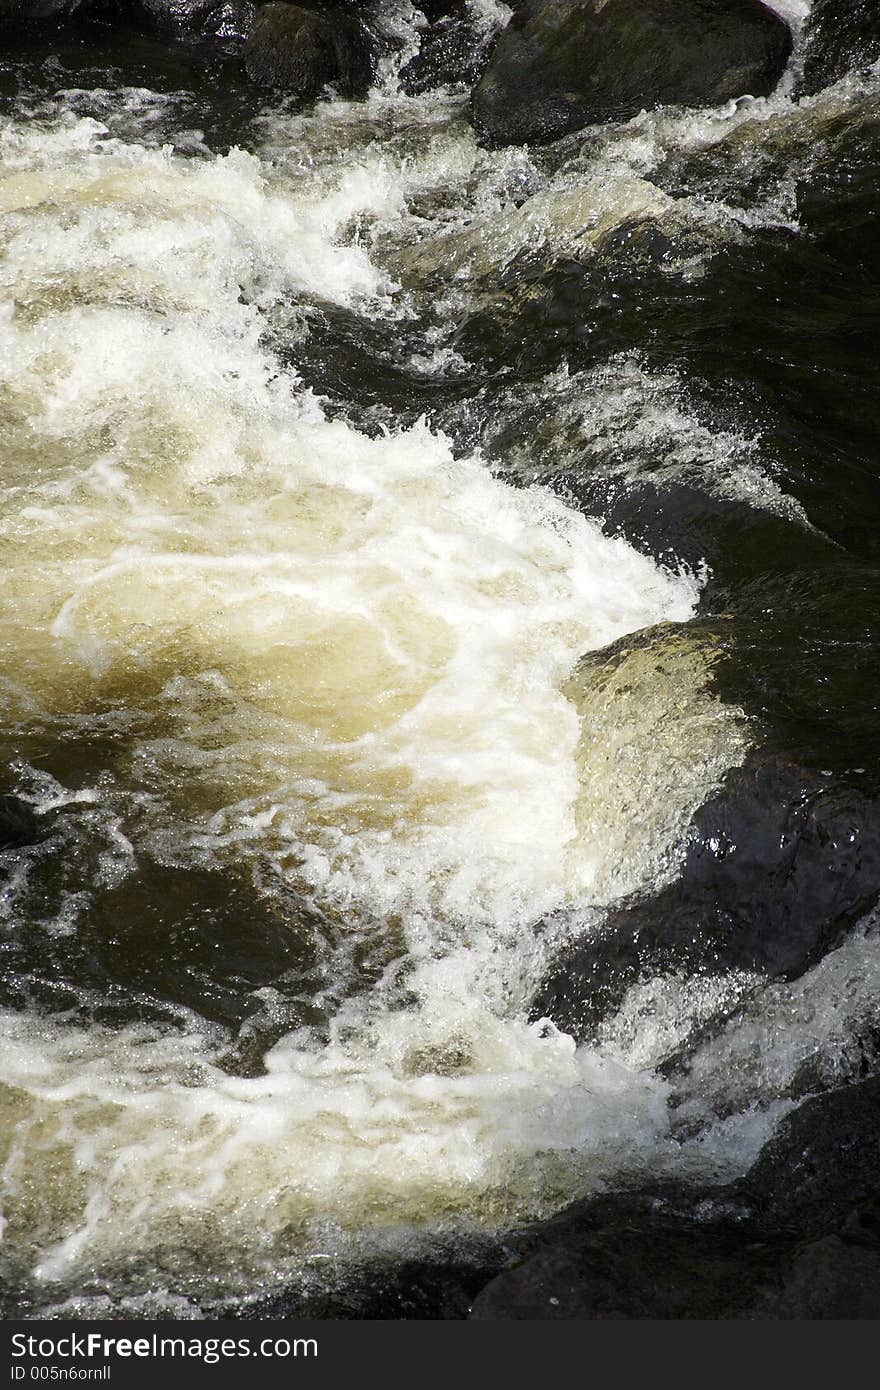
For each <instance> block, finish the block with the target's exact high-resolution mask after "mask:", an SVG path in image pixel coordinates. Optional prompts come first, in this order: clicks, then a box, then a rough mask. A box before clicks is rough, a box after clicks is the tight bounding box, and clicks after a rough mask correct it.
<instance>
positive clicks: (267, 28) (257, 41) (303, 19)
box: [244, 0, 372, 102]
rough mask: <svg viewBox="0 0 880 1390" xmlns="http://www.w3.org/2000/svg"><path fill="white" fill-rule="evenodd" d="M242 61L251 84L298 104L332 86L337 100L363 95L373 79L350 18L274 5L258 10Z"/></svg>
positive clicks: (361, 36) (361, 37) (361, 35)
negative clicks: (282, 94) (281, 92)
mask: <svg viewBox="0 0 880 1390" xmlns="http://www.w3.org/2000/svg"><path fill="white" fill-rule="evenodd" d="M244 62H245V68H246V70H247V74H248V77H250V79H251V80H252V81H253V82H256V83H258V84H259V85H260V86H264V87H277V88H281V89H283V90H284V91H286V92H288V93H289V94H290V95H291V96H293V97H294V98H295V99H296V100H299V101H303V102H308V101H314V100H315V99H316V98H317V97H318V96H319V95H320V94H321V92H322V91H323V90H324V88H325V87H328V86H330V85H331V84H332V85H333V86H334V87H336V89H337V90H338V91H339V93H340V95H342V96H347V97H361V96H364V95H365V94H366V91H367V88H368V87H369V84H370V79H371V76H372V65H371V60H370V52H369V47H368V43H367V38H366V34H365V32H364V30H363V28H362V26H361V24H360V23H359V21H358V20H357V19H356V18H355V17H354V16H353V15H351V14H347V13H346V12H345V11H344V10H343V9H341V8H330V9H327V10H325V11H322V12H321V13H317V12H315V11H313V10H307V9H304V8H302V7H301V6H299V5H288V4H284V3H276V2H275V0H273V3H271V4H268V5H264V6H263V7H262V8H261V9H259V10H258V11H257V14H256V15H255V17H254V22H253V24H252V25H251V29H250V33H249V35H248V39H247V42H246V44H245V48H244Z"/></svg>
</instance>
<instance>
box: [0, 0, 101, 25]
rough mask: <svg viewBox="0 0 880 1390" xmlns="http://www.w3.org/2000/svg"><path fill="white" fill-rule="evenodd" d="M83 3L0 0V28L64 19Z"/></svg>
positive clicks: (74, 1)
mask: <svg viewBox="0 0 880 1390" xmlns="http://www.w3.org/2000/svg"><path fill="white" fill-rule="evenodd" d="M85 3H86V0H0V27H2V26H3V25H6V24H9V25H16V26H17V25H23V24H41V23H44V22H45V21H46V20H52V19H64V18H66V17H67V16H68V15H71V14H73V13H74V11H75V10H79V9H82V8H84V6H85Z"/></svg>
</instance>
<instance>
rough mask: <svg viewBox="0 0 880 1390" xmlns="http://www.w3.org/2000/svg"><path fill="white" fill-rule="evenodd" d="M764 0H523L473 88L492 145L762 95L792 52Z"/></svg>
mask: <svg viewBox="0 0 880 1390" xmlns="http://www.w3.org/2000/svg"><path fill="white" fill-rule="evenodd" d="M791 48H792V39H791V33H790V31H789V29H788V26H787V25H786V24H785V23H784V22H783V21H782V20H781V19H780V18H779V16H778V15H776V14H775V13H774V12H773V11H771V10H769V9H768V8H767V7H766V6H765V5H763V4H762V3H760V0H525V3H523V4H520V5H518V6H517V9H516V13H515V14H514V17H513V19H512V21H511V23H510V24H509V26H508V27H507V29H505V30H504V32H503V33H502V34H501V36H500V38H499V39H498V42H497V44H496V46H495V48H494V50H493V53H492V56H491V59H490V62H489V66H488V69H487V71H486V72H485V74H484V76H483V77H482V79H481V81H480V82H479V84H478V85H477V87H476V89H475V91H474V94H473V118H474V124H475V125H476V128H477V131H478V133H479V134H480V136H481V137H482V138H483V139H484V140H485V141H486V142H487V143H488V144H490V145H515V144H525V143H532V142H534V143H546V142H547V141H551V140H555V139H558V138H559V137H560V136H562V135H566V134H568V133H570V132H571V131H575V130H579V129H580V128H581V127H583V126H586V125H591V124H596V123H598V122H601V121H610V120H626V119H629V118H630V117H631V116H635V115H637V114H638V113H639V111H641V110H643V109H646V108H647V109H650V108H653V107H656V106H663V105H669V104H675V105H684V106H715V105H719V104H721V103H722V102H726V101H730V100H731V99H732V98H734V97H739V96H743V95H745V94H747V93H748V94H750V95H752V96H765V95H767V94H768V93H769V92H771V91H772V90H773V88H774V87H775V86H776V84H777V82H778V81H779V79H780V77H781V76H782V73H783V72H784V70H785V66H786V64H787V62H788V59H789V56H790V54H791Z"/></svg>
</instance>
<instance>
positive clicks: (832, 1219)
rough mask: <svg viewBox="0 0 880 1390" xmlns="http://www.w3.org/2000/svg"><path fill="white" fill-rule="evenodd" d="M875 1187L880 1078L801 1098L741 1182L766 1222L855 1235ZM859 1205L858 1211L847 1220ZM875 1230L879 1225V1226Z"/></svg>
mask: <svg viewBox="0 0 880 1390" xmlns="http://www.w3.org/2000/svg"><path fill="white" fill-rule="evenodd" d="M878 1189H880V1078H877V1077H871V1078H870V1079H868V1080H867V1081H861V1082H859V1083H858V1084H857V1085H854V1086H843V1087H841V1088H840V1089H839V1090H836V1091H831V1092H829V1093H828V1094H827V1095H822V1096H814V1097H813V1098H812V1099H810V1100H807V1101H804V1103H803V1104H802V1105H800V1106H798V1108H797V1110H795V1111H794V1112H793V1113H792V1114H791V1115H789V1116H787V1118H786V1119H785V1120H783V1122H782V1124H781V1125H780V1127H779V1129H778V1131H777V1133H776V1134H775V1135H774V1137H773V1138H772V1139H771V1140H770V1142H769V1143H768V1144H766V1145H765V1146H764V1148H763V1149H762V1150H761V1153H760V1155H759V1157H758V1160H757V1162H756V1163H755V1164H753V1166H752V1167H751V1169H750V1170H749V1173H748V1175H747V1176H746V1178H745V1180H744V1181H743V1183H742V1185H741V1190H742V1192H743V1194H744V1196H745V1197H746V1199H747V1200H748V1201H749V1202H750V1204H751V1206H752V1207H753V1208H754V1209H755V1210H756V1211H757V1212H758V1213H760V1214H761V1216H762V1218H763V1220H764V1221H765V1222H773V1223H774V1224H775V1225H776V1226H778V1227H790V1228H791V1229H793V1230H798V1231H809V1232H811V1233H813V1234H815V1235H816V1236H817V1237H818V1236H822V1237H825V1236H829V1235H831V1234H833V1233H834V1232H835V1231H837V1230H839V1229H843V1228H846V1231H848V1233H849V1234H850V1235H851V1236H852V1237H853V1238H855V1237H856V1236H857V1235H858V1230H859V1229H860V1228H861V1227H862V1226H864V1225H865V1223H867V1225H868V1226H871V1225H872V1218H871V1217H870V1211H871V1209H872V1206H873V1203H874V1201H875V1199H876V1196H877V1193H878ZM856 1208H858V1210H859V1211H860V1212H861V1215H860V1216H859V1217H858V1218H857V1219H856V1218H853V1219H850V1217H851V1213H852V1211H853V1210H854V1209H856ZM878 1233H880V1232H878Z"/></svg>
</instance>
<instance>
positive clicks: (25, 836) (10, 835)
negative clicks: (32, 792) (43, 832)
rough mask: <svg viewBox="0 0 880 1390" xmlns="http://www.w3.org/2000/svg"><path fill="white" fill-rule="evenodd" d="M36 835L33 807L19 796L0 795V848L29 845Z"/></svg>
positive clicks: (36, 826)
mask: <svg viewBox="0 0 880 1390" xmlns="http://www.w3.org/2000/svg"><path fill="white" fill-rule="evenodd" d="M37 835H38V823H37V818H36V816H35V814H34V811H33V808H32V807H31V806H29V805H28V803H27V802H26V801H22V799H21V797H20V796H0V850H4V849H15V848H18V847H19V846H21V845H30V844H32V843H33V842H34V840H36V838H37Z"/></svg>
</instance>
